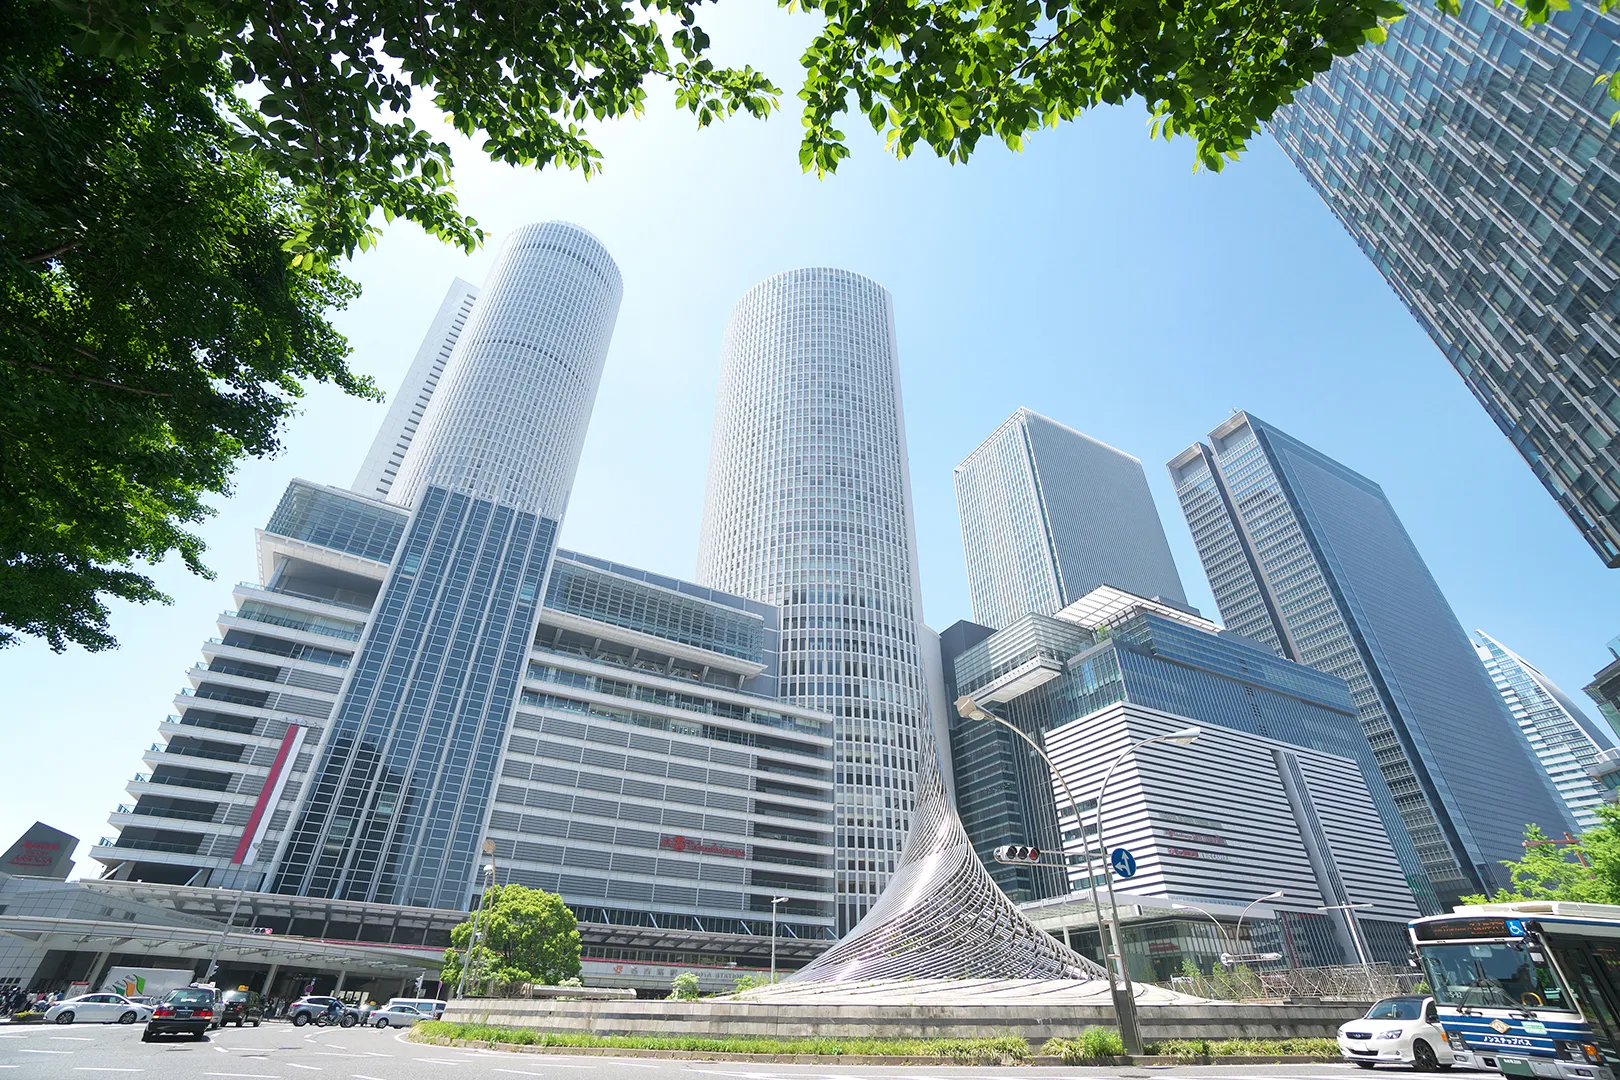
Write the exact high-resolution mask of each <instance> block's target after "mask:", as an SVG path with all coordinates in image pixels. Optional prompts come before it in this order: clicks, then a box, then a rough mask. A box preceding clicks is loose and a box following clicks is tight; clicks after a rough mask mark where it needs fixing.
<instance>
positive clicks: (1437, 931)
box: [1412, 919, 1524, 941]
mask: <svg viewBox="0 0 1620 1080" xmlns="http://www.w3.org/2000/svg"><path fill="white" fill-rule="evenodd" d="M1515 921H1517V920H1515ZM1412 932H1413V934H1415V935H1416V937H1417V939H1418V940H1419V941H1454V940H1465V939H1469V938H1506V937H1521V936H1523V933H1524V931H1523V930H1522V929H1521V930H1520V931H1519V933H1517V934H1514V933H1511V932H1510V931H1509V930H1508V925H1507V920H1506V919H1446V920H1445V921H1443V922H1424V923H1418V924H1417V925H1416V926H1414V927H1413V928H1412Z"/></svg>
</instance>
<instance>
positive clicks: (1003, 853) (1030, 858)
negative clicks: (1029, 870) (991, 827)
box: [996, 844, 1041, 866]
mask: <svg viewBox="0 0 1620 1080" xmlns="http://www.w3.org/2000/svg"><path fill="white" fill-rule="evenodd" d="M1040 861H1041V849H1040V848H1038V847H1026V846H1024V845H1022V844H1004V845H1002V846H1001V847H998V848H996V862H998V863H1008V864H1010V865H1012V866H1034V865H1035V864H1036V863H1038V862H1040Z"/></svg>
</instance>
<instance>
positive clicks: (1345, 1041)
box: [1339, 994, 1456, 1072]
mask: <svg viewBox="0 0 1620 1080" xmlns="http://www.w3.org/2000/svg"><path fill="white" fill-rule="evenodd" d="M1339 1053H1340V1054H1341V1055H1342V1056H1343V1057H1344V1059H1345V1060H1346V1061H1353V1062H1355V1063H1356V1064H1357V1065H1359V1066H1360V1067H1361V1068H1363V1069H1370V1068H1372V1067H1373V1066H1374V1065H1379V1064H1387V1065H1410V1066H1412V1068H1413V1069H1415V1070H1416V1071H1418V1072H1433V1071H1434V1070H1436V1069H1449V1068H1451V1066H1452V1065H1453V1064H1455V1062H1456V1058H1455V1057H1454V1056H1453V1055H1452V1053H1451V1044H1450V1043H1449V1042H1447V1041H1446V1033H1445V1032H1444V1031H1443V1030H1441V1027H1440V1015H1439V1012H1438V1011H1437V1010H1436V1009H1435V1007H1434V998H1432V997H1425V996H1423V995H1421V994H1408V995H1403V996H1401V997H1387V998H1384V999H1383V1000H1382V1001H1378V1002H1375V1003H1374V1004H1373V1007H1372V1008H1370V1009H1368V1010H1367V1015H1365V1016H1363V1017H1362V1018H1361V1019H1359V1020H1351V1021H1350V1022H1349V1023H1347V1024H1342V1025H1340V1027H1339Z"/></svg>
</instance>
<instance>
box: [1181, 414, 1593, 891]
mask: <svg viewBox="0 0 1620 1080" xmlns="http://www.w3.org/2000/svg"><path fill="white" fill-rule="evenodd" d="M1170 472H1171V476H1172V479H1173V480H1174V481H1175V484H1176V491H1177V494H1178V496H1179V497H1180V499H1181V503H1182V508H1183V510H1184V511H1185V513H1186V515H1187V523H1188V525H1189V527H1190V528H1191V529H1192V534H1193V541H1194V543H1195V544H1196V545H1197V547H1198V553H1199V557H1200V558H1201V559H1202V560H1203V563H1204V569H1205V571H1206V573H1207V574H1208V575H1209V579H1210V586H1211V588H1212V590H1213V591H1214V593H1215V602H1216V603H1217V604H1218V605H1219V606H1220V610H1221V614H1222V616H1223V617H1224V618H1225V620H1226V624H1227V626H1228V627H1230V628H1231V629H1233V630H1235V631H1237V632H1238V633H1240V634H1242V635H1244V636H1246V637H1248V638H1251V639H1253V640H1255V641H1258V642H1260V643H1262V644H1263V645H1265V646H1267V647H1269V648H1271V649H1272V650H1274V651H1275V652H1276V653H1277V654H1278V655H1279V656H1283V657H1286V658H1288V659H1289V660H1293V661H1295V662H1297V663H1299V664H1303V665H1309V666H1310V667H1314V668H1317V669H1319V670H1321V671H1325V672H1329V673H1331V674H1333V675H1336V676H1338V677H1339V678H1341V679H1343V680H1344V681H1345V682H1346V683H1347V684H1348V685H1349V688H1350V696H1351V699H1352V700H1353V702H1354V704H1355V709H1356V712H1357V714H1358V715H1359V716H1360V719H1361V724H1362V728H1363V730H1364V731H1365V732H1366V736H1367V739H1368V741H1369V742H1370V743H1371V744H1372V749H1373V753H1374V755H1375V756H1376V758H1377V761H1378V766H1379V768H1380V770H1381V771H1382V772H1383V775H1384V778H1385V780H1386V782H1387V783H1388V785H1389V789H1390V791H1391V792H1392V793H1393V795H1394V797H1395V803H1396V806H1397V808H1398V809H1399V811H1400V814H1401V817H1402V819H1403V820H1404V821H1405V822H1406V827H1407V832H1408V833H1409V835H1410V836H1411V838H1412V841H1413V842H1414V843H1415V844H1416V846H1417V851H1418V855H1419V857H1420V858H1421V859H1422V863H1423V866H1424V868H1425V869H1426V870H1427V872H1428V878H1429V881H1430V882H1431V883H1432V885H1433V886H1434V890H1435V892H1436V893H1437V894H1438V895H1439V898H1440V901H1441V903H1442V904H1446V905H1448V906H1449V905H1453V904H1455V903H1457V901H1458V898H1459V897H1460V896H1463V895H1468V894H1475V893H1481V892H1483V893H1487V894H1490V893H1494V892H1495V891H1496V889H1497V886H1498V885H1505V884H1506V883H1507V882H1506V876H1505V874H1506V872H1505V871H1504V870H1503V869H1502V866H1501V863H1502V862H1503V861H1504V860H1507V859H1512V858H1518V857H1520V856H1521V855H1522V853H1523V850H1524V849H1523V848H1522V847H1521V846H1520V841H1521V840H1522V839H1523V835H1524V829H1525V826H1526V825H1527V824H1529V823H1536V824H1539V825H1541V826H1542V828H1543V829H1545V830H1547V831H1548V832H1549V833H1551V834H1554V835H1557V834H1558V833H1561V832H1563V830H1564V829H1565V828H1568V827H1570V826H1571V822H1570V821H1569V819H1568V816H1567V812H1566V810H1565V808H1564V806H1563V803H1562V801H1561V800H1559V799H1558V797H1557V795H1556V793H1555V792H1554V791H1553V789H1552V786H1551V784H1550V783H1549V782H1548V780H1547V778H1546V775H1545V774H1544V773H1543V772H1542V770H1541V769H1540V768H1539V767H1538V766H1537V765H1536V763H1535V761H1534V759H1533V756H1532V755H1531V752H1530V747H1529V745H1528V743H1526V742H1525V739H1524V736H1523V735H1522V734H1521V733H1520V731H1519V729H1518V726H1517V725H1516V724H1514V723H1513V719H1512V717H1511V716H1509V715H1508V713H1507V710H1506V709H1505V708H1504V707H1503V705H1502V701H1501V698H1500V697H1499V696H1498V695H1497V693H1496V690H1495V687H1494V686H1492V684H1491V681H1490V679H1489V677H1488V676H1486V674H1485V671H1484V669H1483V668H1482V667H1480V665H1479V661H1478V658H1477V657H1475V656H1474V655H1473V653H1472V650H1471V648H1470V646H1469V642H1468V637H1467V635H1466V634H1465V633H1464V632H1463V630H1462V627H1461V626H1459V625H1458V624H1457V619H1456V616H1455V615H1454V614H1453V613H1452V611H1451V606H1450V605H1449V604H1448V603H1447V602H1446V598H1445V597H1444V596H1443V595H1442V594H1441V592H1440V589H1439V587H1438V586H1437V585H1436V584H1435V582H1434V579H1433V577H1431V576H1430V574H1429V571H1428V568H1427V567H1426V566H1425V565H1424V563H1423V559H1422V557H1421V556H1420V555H1419V554H1418V552H1417V549H1416V548H1415V547H1413V545H1412V541H1411V538H1410V537H1408V536H1407V534H1406V530H1405V529H1404V528H1403V527H1402V525H1401V523H1400V519H1399V518H1397V517H1396V515H1395V511H1394V508H1393V507H1391V506H1390V505H1389V501H1388V500H1387V499H1386V498H1385V497H1384V493H1383V490H1382V489H1381V488H1379V486H1378V485H1377V484H1375V483H1373V482H1372V481H1371V480H1368V479H1367V478H1366V477H1363V476H1361V475H1359V474H1357V473H1355V472H1353V471H1351V470H1350V469H1347V468H1345V467H1344V466H1343V465H1341V464H1339V463H1338V462H1336V461H1334V460H1333V459H1332V458H1329V457H1327V456H1326V455H1323V454H1321V453H1318V452H1317V451H1315V450H1313V449H1311V448H1310V447H1308V446H1306V445H1305V444H1303V443H1301V442H1299V441H1297V440H1295V439H1293V438H1290V437H1289V436H1288V435H1285V434H1284V433H1282V432H1280V431H1278V430H1277V429H1276V428H1274V427H1271V426H1270V425H1267V424H1264V423H1262V422H1261V421H1260V420H1258V419H1257V418H1254V417H1251V416H1249V415H1247V414H1245V413H1238V414H1236V415H1234V416H1233V417H1232V418H1231V419H1229V420H1228V421H1226V423H1224V424H1222V425H1221V426H1220V427H1218V428H1216V429H1215V431H1213V432H1212V433H1211V435H1210V441H1209V442H1208V443H1207V444H1203V443H1200V444H1197V445H1195V446H1193V447H1191V448H1190V449H1188V450H1186V451H1184V452H1183V453H1182V454H1180V455H1178V456H1177V457H1176V458H1175V459H1174V460H1173V461H1171V462H1170ZM1482 777H1489V778H1490V782H1489V783H1482V782H1481V778H1482ZM1504 792H1511V793H1512V798H1510V799H1504V798H1503V797H1502V794H1503V793H1504ZM1413 891H1414V892H1417V891H1418V890H1416V889H1414V890H1413ZM1419 895H1420V899H1421V894H1419Z"/></svg>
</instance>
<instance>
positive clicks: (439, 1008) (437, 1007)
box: [388, 998, 450, 1020]
mask: <svg viewBox="0 0 1620 1080" xmlns="http://www.w3.org/2000/svg"><path fill="white" fill-rule="evenodd" d="M388 1004H389V1007H390V1008H392V1007H393V1006H395V1005H409V1006H410V1007H411V1008H413V1009H415V1010H416V1011H417V1012H419V1013H421V1014H422V1015H423V1016H425V1017H427V1018H428V1019H429V1020H439V1019H442V1018H443V1017H444V1010H445V1009H446V1008H448V1007H449V1005H450V1003H449V1002H448V1001H445V1000H443V999H442V998H389V999H388Z"/></svg>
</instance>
